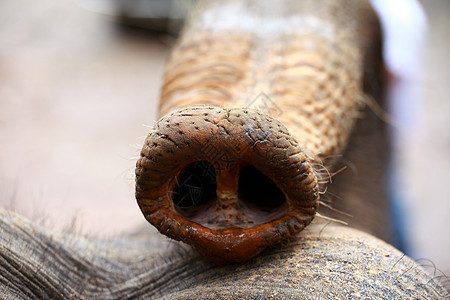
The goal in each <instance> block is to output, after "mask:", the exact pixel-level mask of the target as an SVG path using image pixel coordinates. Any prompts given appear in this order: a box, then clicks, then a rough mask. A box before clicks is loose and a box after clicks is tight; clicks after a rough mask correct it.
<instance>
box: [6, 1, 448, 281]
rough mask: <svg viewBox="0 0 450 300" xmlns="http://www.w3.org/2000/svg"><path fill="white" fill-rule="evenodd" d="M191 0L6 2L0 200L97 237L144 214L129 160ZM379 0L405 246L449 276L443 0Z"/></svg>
mask: <svg viewBox="0 0 450 300" xmlns="http://www.w3.org/2000/svg"><path fill="white" fill-rule="evenodd" d="M191 2H192V1H161V0H160V1H158V0H153V1H150V2H149V1H144V0H140V1H138V0H133V1H119V0H116V1H114V0H72V1H61V0H41V1H32V0H3V1H1V2H0V205H1V206H3V207H7V208H8V209H11V210H13V211H16V212H18V213H20V214H23V215H25V216H27V217H29V218H31V219H32V220H34V221H36V222H38V223H40V224H41V225H44V226H46V227H50V228H54V229H57V230H68V231H75V232H77V233H82V234H87V235H91V236H99V237H109V236H112V235H118V234H123V233H125V232H127V231H130V230H133V229H134V228H136V227H137V226H138V225H143V224H145V223H146V222H145V221H144V218H143V217H142V215H141V212H140V211H139V208H138V206H137V204H136V201H135V198H134V181H133V180H134V175H133V174H134V165H135V161H136V159H137V157H138V154H139V148H140V145H141V144H142V143H143V141H144V138H145V136H146V134H147V133H148V131H149V128H148V127H149V126H152V125H153V123H154V121H155V119H156V112H157V106H158V99H159V98H158V94H159V88H160V86H161V78H162V74H163V68H164V63H165V60H166V57H167V54H168V50H169V49H170V46H171V45H172V44H173V42H174V40H175V36H176V32H177V31H178V29H179V28H180V26H181V24H182V20H183V17H184V15H185V13H186V11H187V10H188V8H189V6H190V4H191ZM374 2H375V3H376V6H377V9H378V10H379V11H380V12H381V14H382V15H383V16H386V18H385V20H386V21H385V23H384V24H385V26H386V28H385V29H386V32H387V39H388V41H387V47H388V48H389V49H387V51H388V52H389V54H387V56H386V57H387V61H388V69H389V71H390V73H391V74H392V85H391V87H390V111H391V113H392V114H393V115H394V118H395V119H396V122H397V123H398V124H399V125H398V126H396V127H395V128H393V129H392V133H393V137H394V141H393V145H394V152H393V153H394V160H393V162H392V171H391V177H392V178H391V184H392V186H391V190H392V197H393V199H394V200H395V201H394V205H395V207H396V209H397V210H398V211H401V212H402V213H401V214H399V217H398V225H399V226H400V227H401V228H402V229H403V231H404V233H405V245H406V247H407V253H408V254H409V255H410V256H412V257H414V258H416V259H419V258H426V259H428V260H429V261H428V260H419V263H421V264H424V265H426V264H430V261H431V262H432V263H434V264H435V265H436V267H437V268H439V269H440V270H442V271H443V272H445V273H446V274H450V255H449V253H450V233H449V231H450V179H449V178H450V175H449V173H450V97H449V93H450V59H449V58H448V55H449V54H450V38H449V37H450V18H448V12H450V1H447V0H426V1H425V0H422V1H420V3H421V4H422V7H423V10H422V8H420V6H417V4H418V3H419V2H416V1H413V0H402V1H400V0H399V1H395V3H397V4H398V3H400V4H401V5H404V6H403V7H392V6H389V5H388V2H389V1H386V0H374ZM390 2H391V3H393V2H394V1H390ZM130 3H133V5H130ZM168 3H169V4H168ZM167 15H170V16H171V20H168V19H167ZM120 24H122V25H120ZM123 24H127V26H124V25H123ZM142 27H147V29H143V28H142ZM149 28H150V29H152V31H150V30H148V29H149ZM393 28H394V29H393ZM397 29H399V30H397ZM389 41H393V42H389ZM395 41H397V42H395ZM399 41H400V42H399ZM388 52H386V53H388ZM429 270H430V269H429ZM431 271H433V268H431ZM436 275H441V274H439V273H436Z"/></svg>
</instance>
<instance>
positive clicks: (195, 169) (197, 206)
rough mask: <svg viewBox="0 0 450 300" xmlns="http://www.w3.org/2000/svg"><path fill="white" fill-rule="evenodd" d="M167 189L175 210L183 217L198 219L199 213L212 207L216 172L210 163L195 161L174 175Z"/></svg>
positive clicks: (214, 198)
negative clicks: (169, 187)
mask: <svg viewBox="0 0 450 300" xmlns="http://www.w3.org/2000/svg"><path fill="white" fill-rule="evenodd" d="M171 186H172V188H171V189H170V191H169V194H171V200H172V202H173V204H174V207H175V210H176V211H177V212H178V213H179V214H180V215H181V216H183V217H185V218H188V219H191V220H192V221H198V220H196V219H198V218H199V217H200V214H201V215H202V216H203V218H204V217H205V211H207V210H208V209H209V208H212V207H214V205H215V202H216V201H215V200H216V188H217V185H216V173H215V171H214V167H213V165H212V164H211V163H209V162H207V161H195V162H193V163H191V164H189V165H188V166H187V167H185V168H184V169H183V170H182V171H181V172H179V173H178V174H177V176H175V178H174V180H173V182H172V184H171Z"/></svg>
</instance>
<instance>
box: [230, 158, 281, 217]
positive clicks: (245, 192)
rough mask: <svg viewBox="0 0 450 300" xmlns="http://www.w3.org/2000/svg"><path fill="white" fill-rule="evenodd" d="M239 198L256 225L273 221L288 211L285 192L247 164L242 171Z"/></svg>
mask: <svg viewBox="0 0 450 300" xmlns="http://www.w3.org/2000/svg"><path fill="white" fill-rule="evenodd" d="M239 200H240V203H241V205H242V206H243V209H244V211H245V214H246V215H247V216H249V217H251V219H252V220H253V221H254V223H255V225H257V224H262V223H266V222H270V221H273V220H275V219H277V218H280V217H282V216H283V215H285V214H286V213H287V208H288V206H287V203H286V197H285V195H284V193H283V192H282V191H281V190H280V189H279V188H278V187H277V186H276V185H275V183H274V182H273V181H272V180H271V179H270V178H269V177H267V176H266V175H264V174H263V173H261V172H260V171H259V170H258V169H256V168H255V167H253V166H245V167H243V168H242V169H241V171H240V176H239Z"/></svg>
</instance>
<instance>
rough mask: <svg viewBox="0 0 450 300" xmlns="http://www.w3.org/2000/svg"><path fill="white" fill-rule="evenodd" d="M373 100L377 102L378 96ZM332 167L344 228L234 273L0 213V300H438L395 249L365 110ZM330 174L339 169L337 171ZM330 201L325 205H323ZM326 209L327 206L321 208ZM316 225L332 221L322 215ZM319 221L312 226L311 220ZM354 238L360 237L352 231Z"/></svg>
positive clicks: (136, 237) (136, 242) (145, 240)
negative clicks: (346, 168) (347, 165)
mask: <svg viewBox="0 0 450 300" xmlns="http://www.w3.org/2000/svg"><path fill="white" fill-rule="evenodd" d="M378 96H380V95H378ZM365 114H366V118H364V119H363V120H360V121H359V123H358V124H357V125H356V126H355V128H356V130H355V131H354V132H353V136H352V138H351V139H350V142H349V144H348V146H347V150H346V154H345V155H344V157H343V158H340V159H338V162H337V163H336V165H337V166H339V164H344V162H346V161H350V162H351V163H352V165H353V168H354V169H357V170H358V173H357V175H356V174H354V173H352V172H350V171H347V172H343V173H341V174H338V175H336V176H335V177H334V178H333V184H332V185H331V186H330V191H331V193H330V194H329V195H332V194H337V195H339V196H340V197H341V198H342V200H340V199H339V200H334V201H333V202H332V204H333V206H335V207H337V208H339V209H340V210H343V211H346V212H350V213H351V214H352V215H353V216H354V217H353V218H349V219H348V220H347V219H346V217H345V216H344V217H343V216H340V215H339V214H337V215H333V216H334V217H336V218H339V219H346V221H348V223H349V224H350V226H348V227H346V226H341V225H336V224H334V223H330V222H324V221H320V220H316V221H314V222H313V224H311V225H310V226H308V227H307V228H306V229H305V230H304V231H302V232H301V233H300V234H299V235H297V236H296V237H294V238H291V239H289V240H287V241H284V242H283V243H281V244H278V245H276V246H272V247H270V248H268V249H266V250H265V251H264V252H263V253H262V254H261V255H259V256H258V257H256V258H253V259H251V260H249V261H248V262H245V263H241V264H231V265H227V266H218V265H215V264H213V263H211V262H209V261H207V260H205V259H203V258H201V257H200V256H199V255H198V254H197V253H195V252H194V251H193V250H192V249H191V248H189V247H187V246H185V245H183V244H181V243H180V244H179V243H176V242H172V241H169V240H168V239H166V238H164V237H163V236H161V235H159V234H158V233H156V232H155V231H154V230H153V229H150V228H149V227H147V228H143V229H141V230H139V231H138V233H137V234H132V235H129V236H126V237H122V238H115V239H110V240H97V239H90V238H85V237H80V236H74V235H71V234H63V233H59V232H53V231H51V230H48V229H45V228H42V227H40V226H38V225H36V224H33V223H32V222H30V221H29V220H26V219H24V218H23V217H21V216H18V215H16V214H14V213H11V212H8V211H6V210H4V209H1V210H0V223H1V224H0V298H6V299H9V298H19V299H27V298H40V299H49V298H50V299H124V298H125V299H127V298H129V299H130V298H162V299H174V298H186V299H191V298H194V297H199V298H211V299H217V298H221V297H222V298H224V299H230V298H235V299H241V298H249V299H271V298H273V299H280V298H319V299H328V298H331V299H334V298H337V299H358V298H362V299H364V298H385V299H386V298H391V299H393V298H395V299H399V298H405V299H406V298H408V299H410V298H421V299H422V298H428V299H441V298H444V297H446V295H447V296H448V294H447V293H446V291H445V290H444V289H443V288H442V286H440V285H439V283H438V282H436V281H435V280H434V279H433V278H432V277H431V276H430V275H428V274H427V273H426V272H425V271H424V270H423V269H422V268H421V267H420V266H419V265H417V264H416V263H415V262H414V261H412V260H411V259H410V258H408V257H406V256H405V255H404V254H402V253H401V252H399V251H398V250H396V249H395V248H394V247H392V246H390V245H389V244H387V243H386V242H383V241H382V240H380V239H378V238H376V237H374V236H377V237H379V238H382V239H384V240H385V241H388V242H394V241H395V236H392V232H391V229H390V225H389V219H390V215H389V211H388V207H389V204H388V201H387V197H386V190H385V188H384V186H385V168H386V164H387V158H388V156H387V153H386V148H387V147H388V143H387V136H386V132H385V125H384V124H383V122H382V121H380V120H379V119H378V118H377V117H376V116H375V115H374V114H373V113H371V112H370V111H369V110H367V111H365ZM337 168H338V167H337ZM329 197H331V196H329ZM324 201H325V200H324ZM319 211H320V212H321V213H322V214H323V215H330V214H332V212H330V211H329V210H327V209H326V208H324V207H321V209H320V210H319ZM316 219H317V218H316ZM352 228H358V229H361V230H363V231H365V232H368V233H370V234H368V233H364V232H363V231H359V230H357V229H352Z"/></svg>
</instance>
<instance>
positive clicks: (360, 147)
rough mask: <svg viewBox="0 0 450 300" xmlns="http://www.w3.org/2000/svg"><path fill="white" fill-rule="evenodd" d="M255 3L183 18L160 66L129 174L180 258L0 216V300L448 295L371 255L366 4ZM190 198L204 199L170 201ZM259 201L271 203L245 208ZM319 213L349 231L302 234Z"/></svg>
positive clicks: (376, 229) (372, 19)
mask: <svg viewBox="0 0 450 300" xmlns="http://www.w3.org/2000/svg"><path fill="white" fill-rule="evenodd" d="M255 3H256V1H244V2H242V1H230V2H226V3H223V2H214V1H206V2H204V3H200V4H199V7H198V9H197V10H196V11H195V12H194V13H193V14H192V16H191V18H190V21H188V23H187V25H186V27H185V29H184V31H183V34H182V35H181V37H180V40H179V42H178V44H177V45H176V46H175V48H174V50H173V52H172V56H171V58H170V59H169V61H168V64H167V69H166V73H165V77H164V78H165V79H164V84H163V87H162V91H161V102H160V103H161V105H160V120H159V121H158V122H157V123H156V125H155V127H154V128H153V129H152V131H151V132H150V134H149V136H148V138H147V141H146V143H145V145H144V147H143V149H142V152H141V158H140V159H139V160H138V162H137V168H136V199H137V202H138V205H139V207H140V209H141V210H142V212H143V214H144V217H145V218H146V219H147V220H148V221H149V222H150V223H152V224H153V225H155V227H157V229H158V230H159V231H160V232H162V233H164V234H166V235H168V236H169V237H171V238H173V239H175V240H181V241H183V242H185V243H188V244H191V245H192V248H191V247H190V246H187V245H186V244H185V243H178V242H175V241H172V240H169V239H167V238H165V237H164V236H163V235H161V234H159V233H158V232H157V231H156V230H155V229H154V228H153V227H151V226H148V227H146V228H142V229H140V230H139V231H137V232H136V233H135V234H130V235H128V236H126V237H121V238H113V239H109V240H100V239H93V238H86V237H82V236H76V235H71V234H67V233H64V234H63V233H60V232H55V231H51V230H49V229H46V228H43V227H40V226H38V225H36V224H34V223H32V222H30V221H29V220H27V219H25V218H23V217H21V216H19V215H17V214H14V213H12V212H9V211H7V210H5V209H0V298H2V299H3V298H6V299H10V298H19V299H28V298H29V299H33V298H43V299H135V298H151V299H159V298H161V299H192V298H194V297H195V298H203V299H208V298H210V299H217V298H225V299H242V298H244V299H245V298H247V299H255V298H256V299H273V298H275V299H278V298H281V299H283V298H295V299H299V298H300V299H302V298H319V299H328V298H331V299H334V298H337V299H349V298H355V299H358V298H384V299H386V298H388V299H389V298H391V299H394V298H395V299H402V298H404V299H410V298H413V299H414V298H420V299H422V298H425V299H441V298H444V297H446V296H447V295H448V294H447V292H446V291H445V290H444V288H443V287H442V286H441V285H440V284H439V283H438V282H437V281H435V280H434V279H433V278H432V277H431V276H430V275H429V274H427V273H426V272H425V271H424V270H423V269H422V268H421V267H420V266H419V265H417V264H416V263H415V262H414V261H413V260H411V259H410V258H408V257H406V256H405V255H404V254H403V253H401V252H400V251H398V250H396V249H395V248H394V247H392V246H390V245H389V244H388V243H386V242H385V241H394V240H395V236H392V230H391V229H390V225H389V219H390V216H389V212H388V206H389V204H388V201H387V197H386V193H385V190H384V187H383V185H384V184H385V182H384V180H385V179H384V178H385V175H384V174H385V173H384V169H385V167H386V159H387V157H388V153H387V152H386V147H387V146H388V144H387V142H386V133H385V128H384V125H383V123H382V122H381V121H380V120H379V118H377V117H376V116H375V115H374V114H373V113H372V112H371V111H370V110H369V109H368V108H367V107H366V103H368V101H375V100H377V101H379V103H382V102H381V99H382V88H381V87H382V76H381V74H382V69H381V66H382V64H381V54H380V53H381V52H380V49H381V35H380V32H379V27H378V22H377V19H376V16H375V14H374V13H373V11H372V9H371V8H370V6H369V4H368V3H367V2H366V1H349V0H348V1H345V0H327V1H320V5H319V2H318V1H312V0H311V1H285V2H284V1H283V3H277V6H276V7H274V6H271V5H269V4H270V3H269V2H268V1H267V2H266V1H257V3H258V5H256V4H255ZM227 5H228V6H227ZM227 7H228V8H227ZM225 8H227V9H230V11H228V13H227V10H226V9H225ZM227 18H230V19H227ZM369 96H370V97H372V98H370V99H375V100H369ZM199 105H200V106H199ZM196 127H198V128H196ZM206 145H212V146H214V147H213V149H215V150H214V151H206V149H210V148H205V146H206ZM217 146H220V147H217ZM236 149H238V151H237V150H236ZM218 154H220V155H218ZM224 157H225V158H226V159H224ZM197 161H200V162H201V163H198V164H195V162H197ZM204 162H206V163H204ZM193 163H194V165H192V164H193ZM344 165H345V166H347V169H348V170H347V171H344V172H340V173H339V172H338V171H339V170H340V169H341V167H342V166H344ZM199 166H203V167H205V166H206V169H202V172H199V171H195V172H194V171H193V170H194V169H195V168H196V167H199ZM203 171H205V172H203ZM206 171H208V172H209V173H208V172H206ZM212 171H213V172H212ZM335 173H338V174H335ZM186 174H187V175H192V174H194V175H196V176H198V177H199V178H200V179H202V180H201V181H199V182H196V181H189V180H192V179H189V178H192V177H189V176H186ZM205 174H206V175H205ZM208 174H209V175H211V174H214V176H213V177H211V176H208ZM330 178H331V179H330ZM256 179H258V180H256ZM294 179H295V180H294ZM260 180H261V181H260ZM330 181H333V183H332V184H331V183H330ZM180 182H181V183H183V182H185V183H186V182H187V183H189V185H184V186H183V185H182V184H180ZM193 183H195V184H196V185H195V184H193ZM199 184H200V186H201V187H202V189H200V190H201V192H202V193H204V192H205V191H208V193H209V194H207V195H208V197H206V198H201V199H206V200H205V201H203V200H202V201H203V202H200V205H198V206H197V205H191V204H192V203H189V202H184V201H185V199H186V198H183V195H185V193H190V192H192V191H193V190H192V187H198V186H199ZM247 186H250V187H249V188H246V187H247ZM273 186H275V187H273ZM186 187H190V188H191V189H186ZM263 188H267V191H268V192H267V194H268V195H271V196H272V195H277V196H276V197H275V198H276V199H281V200H280V201H278V200H277V201H275V202H271V199H274V197H268V199H267V200H265V201H264V202H263V203H262V204H261V202H259V199H263V198H264V196H265V194H264V193H258V191H259V190H262V189H263ZM194 190H195V189H194ZM195 191H198V190H195ZM264 191H266V190H264ZM278 191H281V192H280V193H279V194H277V193H278ZM180 194H181V196H180ZM201 195H203V194H201ZM254 195H258V197H257V199H256V200H255V199H253V198H252V197H253V196H254ZM333 195H336V196H333ZM197 196H198V194H197ZM190 199H194V198H190ZM211 199H213V200H212V201H210V200H211ZM242 199H244V200H242ZM219 200H220V201H219ZM222 200H223V202H221V201H222ZM319 201H321V203H325V204H330V205H331V206H332V207H336V208H339V209H340V210H342V211H344V212H347V213H350V214H352V215H353V218H349V217H348V220H347V221H348V223H350V226H343V225H339V224H336V223H333V222H329V221H328V220H320V219H319V218H315V219H314V221H313V220H312V219H313V218H314V216H315V215H316V213H317V210H319V212H320V213H321V214H322V215H329V216H333V217H335V218H339V219H346V218H347V217H346V216H342V215H333V213H336V212H333V211H330V210H329V209H328V208H327V207H325V206H324V205H321V204H320V203H319ZM217 203H219V204H217ZM196 204H197V203H196ZM204 211H207V212H208V213H203V212H204ZM209 212H211V213H209ZM300 212H301V213H302V214H301V213H300ZM311 222H312V223H311ZM355 228H357V229H355ZM358 229H359V230H358ZM364 231H365V232H364ZM374 235H375V236H377V237H378V238H377V237H374ZM379 238H381V239H383V240H385V241H383V240H381V239H379ZM235 245H237V246H236V249H237V250H236V249H235V248H233V246H235ZM227 247H228V248H229V249H227ZM194 249H195V250H196V251H195V250H194ZM205 258H207V259H205ZM211 261H212V262H211Z"/></svg>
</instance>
